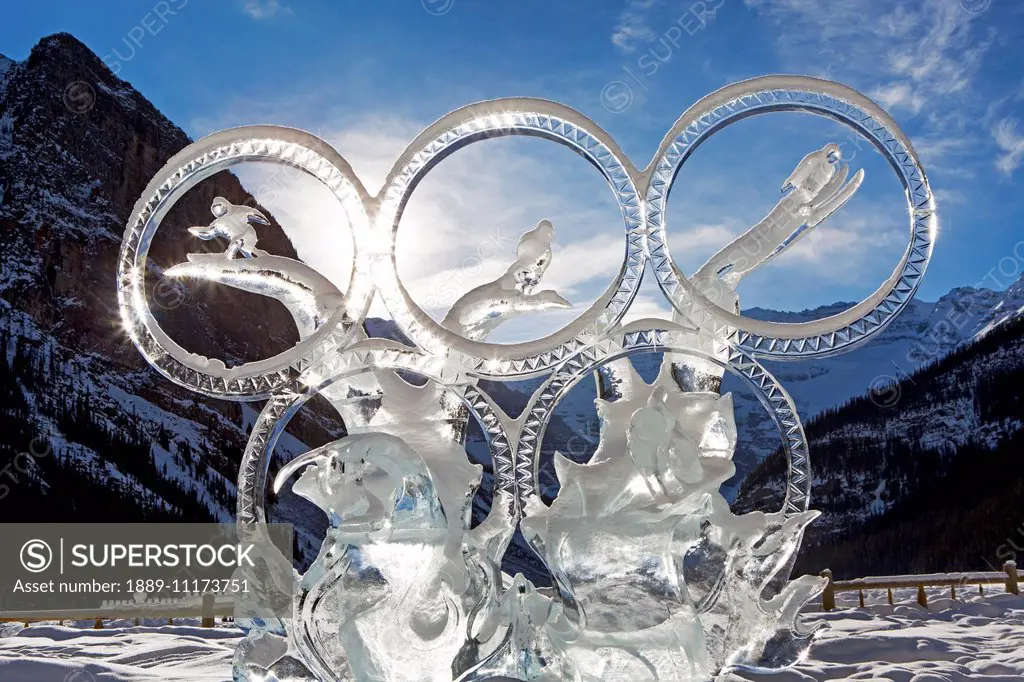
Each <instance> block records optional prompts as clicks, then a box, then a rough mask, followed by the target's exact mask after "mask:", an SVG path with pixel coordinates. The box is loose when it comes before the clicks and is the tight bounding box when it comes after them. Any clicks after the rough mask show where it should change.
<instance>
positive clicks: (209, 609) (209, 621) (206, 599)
mask: <svg viewBox="0 0 1024 682" xmlns="http://www.w3.org/2000/svg"><path fill="white" fill-rule="evenodd" d="M213 599H214V597H213V595H212V594H204V595H203V627H204V628H212V627H214V621H213Z"/></svg>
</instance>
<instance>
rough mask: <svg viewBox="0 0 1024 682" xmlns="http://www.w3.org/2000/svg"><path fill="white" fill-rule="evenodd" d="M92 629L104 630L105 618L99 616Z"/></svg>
mask: <svg viewBox="0 0 1024 682" xmlns="http://www.w3.org/2000/svg"><path fill="white" fill-rule="evenodd" d="M92 629H93V630H102V629H103V619H102V618H97V619H96V622H95V623H93V625H92Z"/></svg>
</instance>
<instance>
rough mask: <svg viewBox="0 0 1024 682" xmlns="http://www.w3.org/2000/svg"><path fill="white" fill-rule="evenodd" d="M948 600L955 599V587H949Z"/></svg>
mask: <svg viewBox="0 0 1024 682" xmlns="http://www.w3.org/2000/svg"><path fill="white" fill-rule="evenodd" d="M949 598H950V599H956V585H950V586H949Z"/></svg>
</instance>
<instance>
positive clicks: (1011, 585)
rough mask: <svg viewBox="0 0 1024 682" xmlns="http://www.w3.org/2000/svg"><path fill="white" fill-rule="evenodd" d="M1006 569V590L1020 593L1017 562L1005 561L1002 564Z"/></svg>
mask: <svg viewBox="0 0 1024 682" xmlns="http://www.w3.org/2000/svg"><path fill="white" fill-rule="evenodd" d="M1003 570H1004V571H1006V591H1007V592H1009V593H1011V594H1020V584H1019V583H1018V582H1017V562H1016V561H1007V562H1006V563H1005V564H1003Z"/></svg>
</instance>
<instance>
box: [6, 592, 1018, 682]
mask: <svg viewBox="0 0 1024 682" xmlns="http://www.w3.org/2000/svg"><path fill="white" fill-rule="evenodd" d="M997 589H998V588H994V591H995V590H997ZM939 595H940V593H939V591H935V592H934V593H933V594H932V595H931V597H930V607H929V609H928V610H925V609H922V608H921V607H919V606H917V604H916V602H915V597H916V593H915V592H912V591H908V592H906V593H900V592H897V594H896V600H897V604H896V606H889V605H888V604H886V603H885V593H884V591H880V592H877V593H872V594H868V595H867V597H868V599H867V604H868V605H867V607H866V608H864V609H859V608H850V607H851V606H856V594H855V593H852V594H843V595H840V596H842V597H843V598H844V599H845V600H846V601H845V602H841V603H840V609H838V610H836V611H833V612H831V613H825V614H823V613H819V612H814V611H811V612H809V613H808V618H809V619H813V620H820V621H824V622H825V623H827V624H828V625H829V626H830V627H829V629H827V630H824V631H823V632H821V633H820V634H819V635H818V638H817V640H816V642H815V644H814V645H813V646H812V648H811V651H810V656H809V657H808V658H807V660H805V661H803V662H801V663H800V664H799V665H797V666H796V667H795V668H793V669H791V670H787V671H784V672H781V673H775V674H756V673H746V674H744V675H743V676H739V675H735V674H729V675H725V676H723V678H722V680H721V682H727V681H731V682H739V681H740V680H756V681H758V682H761V681H763V682H769V681H770V682H795V681H797V680H801V681H805V682H809V681H811V680H815V681H820V680H848V679H849V680H865V681H868V682H870V681H875V682H882V681H883V680H885V681H888V682H960V681H963V680H979V681H982V682H1022V681H1024V597H1017V596H1014V595H1009V594H989V595H987V596H986V597H984V598H979V597H977V596H974V597H968V598H967V599H966V601H952V600H950V599H948V598H941V597H940V596H939ZM851 601H852V603H851ZM844 606H845V607H846V608H843V607H844ZM80 625H82V627H81V628H75V627H61V626H59V625H56V624H38V625H33V626H31V627H29V628H23V627H22V626H21V625H19V624H14V623H9V624H6V625H4V626H2V627H0V680H2V682H149V681H155V680H161V681H163V682H207V681H213V680H217V681H218V682H220V681H222V680H230V679H231V655H232V650H233V649H234V646H235V644H236V643H237V642H238V638H239V633H238V631H237V630H235V629H234V628H231V627H219V628H213V629H203V628H199V627H196V625H195V622H194V621H192V622H190V624H188V625H174V626H166V625H163V626H160V625H152V626H145V625H143V626H140V627H131V626H130V624H129V623H127V622H125V621H122V622H120V623H116V622H115V623H111V624H110V625H109V626H108V627H107V628H106V629H103V630H92V629H89V627H88V626H90V625H91V623H88V624H86V623H82V624H80Z"/></svg>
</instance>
